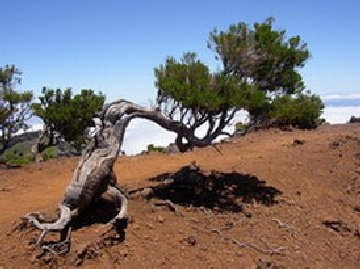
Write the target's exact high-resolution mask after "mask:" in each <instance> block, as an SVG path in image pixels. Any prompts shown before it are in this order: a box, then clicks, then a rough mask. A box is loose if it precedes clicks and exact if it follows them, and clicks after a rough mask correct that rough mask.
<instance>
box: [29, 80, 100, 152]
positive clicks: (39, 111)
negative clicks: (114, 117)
mask: <svg viewBox="0 0 360 269" xmlns="http://www.w3.org/2000/svg"><path fill="white" fill-rule="evenodd" d="M42 94H43V95H42V96H41V97H40V98H39V99H40V103H34V104H33V106H32V108H33V110H34V112H35V114H36V115H37V116H38V117H40V118H41V119H42V120H43V121H44V123H45V126H46V129H47V131H48V132H49V136H50V145H51V144H52V140H53V139H52V137H53V135H54V133H55V132H57V133H59V134H61V135H62V136H63V137H64V139H65V140H66V141H69V142H70V141H74V142H75V143H76V145H77V146H80V145H81V144H82V143H84V141H85V129H86V128H87V127H89V126H92V125H93V122H92V118H93V117H94V115H95V113H96V112H98V111H101V110H102V106H103V104H104V101H105V96H104V95H103V94H102V93H101V92H100V93H99V94H95V93H94V91H92V90H82V91H81V93H80V94H76V95H75V96H74V97H72V93H71V89H70V88H68V89H65V90H64V91H61V89H57V90H56V91H55V90H53V89H48V88H45V87H44V88H43V90H42Z"/></svg>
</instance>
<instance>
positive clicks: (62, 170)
mask: <svg viewBox="0 0 360 269" xmlns="http://www.w3.org/2000/svg"><path fill="white" fill-rule="evenodd" d="M77 162H78V159H77V158H64V159H58V160H53V161H48V162H45V163H39V164H31V165H27V166H25V167H22V168H19V169H12V170H6V169H2V170H0V216H1V218H0V268H33V267H52V268H55V267H64V268H65V267H66V268H69V267H77V266H82V267H84V268H360V125H359V124H347V125H324V126H321V127H320V128H318V129H317V130H316V131H292V132H282V131H278V130H268V131H261V132H257V133H252V134H249V135H247V136H245V137H238V138H235V139H234V140H232V141H231V142H229V143H226V144H222V145H217V146H216V147H209V148H205V149H196V150H194V151H193V152H189V153H186V154H171V155H166V154H160V153H159V154H149V155H146V156H138V157H121V158H120V159H119V160H118V162H117V163H116V166H115V172H116V174H117V176H118V180H119V182H120V183H121V185H122V186H124V187H126V188H127V189H128V191H129V196H130V200H129V222H128V225H127V228H126V229H125V230H121V229H119V231H118V233H115V232H108V233H107V232H106V226H105V225H104V224H103V223H106V222H107V221H108V220H109V219H111V216H112V215H114V214H115V213H116V212H115V210H114V209H113V208H112V207H111V204H109V203H108V202H106V201H104V202H102V203H101V204H100V205H99V206H97V207H96V208H94V210H93V211H92V212H89V214H87V215H86V216H83V217H82V218H81V219H79V220H78V221H77V223H74V225H73V226H74V228H73V230H72V237H71V246H70V252H69V253H64V254H54V253H53V252H54V250H52V249H50V250H47V251H40V250H39V249H37V248H36V247H35V246H34V240H35V239H36V238H37V236H38V235H39V231H35V230H31V229H16V227H18V224H19V223H20V221H19V218H20V217H21V216H23V215H24V214H26V213H27V212H30V211H42V212H45V213H47V214H48V215H49V216H50V217H51V216H54V215H55V213H56V211H55V210H56V206H57V203H58V202H59V201H60V200H61V198H62V195H63V192H64V189H65V187H66V185H67V184H68V182H69V180H70V178H71V174H72V171H73V170H74V169H75V167H76V165H77ZM56 238H58V235H49V236H48V237H47V238H46V240H54V239H56ZM60 247H64V246H60ZM57 252H60V251H59V250H58V249H57Z"/></svg>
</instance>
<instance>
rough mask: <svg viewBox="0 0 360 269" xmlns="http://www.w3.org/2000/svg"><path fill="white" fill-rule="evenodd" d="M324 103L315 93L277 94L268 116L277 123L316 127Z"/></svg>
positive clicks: (308, 127)
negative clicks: (293, 95)
mask: <svg viewBox="0 0 360 269" xmlns="http://www.w3.org/2000/svg"><path fill="white" fill-rule="evenodd" d="M323 109H324V104H323V103H322V101H321V99H320V97H319V96H317V95H308V94H298V95H297V96H296V97H295V98H293V97H291V96H290V95H283V96H277V97H276V98H275V99H274V100H273V102H272V109H271V112H270V116H271V118H272V119H273V120H275V122H276V123H277V124H278V125H280V126H281V125H292V126H294V127H297V128H302V129H313V128H316V127H317V126H318V125H319V124H320V123H321V122H320V116H321V114H322V112H323Z"/></svg>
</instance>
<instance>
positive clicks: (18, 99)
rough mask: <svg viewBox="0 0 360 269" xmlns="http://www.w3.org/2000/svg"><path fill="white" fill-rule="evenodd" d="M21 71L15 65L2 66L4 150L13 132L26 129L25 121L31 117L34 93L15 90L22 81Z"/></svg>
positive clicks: (0, 124) (0, 101) (0, 115)
mask: <svg viewBox="0 0 360 269" xmlns="http://www.w3.org/2000/svg"><path fill="white" fill-rule="evenodd" d="M21 74H22V73H21V72H20V71H19V69H17V68H16V67H15V66H14V65H6V66H4V67H3V68H0V131H1V133H2V135H1V144H2V151H4V150H5V149H6V148H7V147H8V142H9V140H10V139H11V135H12V133H15V132H17V131H18V130H19V129H21V128H23V129H26V128H27V125H26V123H25V121H26V120H27V119H29V118H30V117H31V115H32V114H31V109H30V107H31V100H32V96H33V95H32V93H31V92H30V91H24V92H22V93H20V92H17V91H16V90H15V85H16V84H19V83H20V82H21Z"/></svg>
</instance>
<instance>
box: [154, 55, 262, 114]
mask: <svg viewBox="0 0 360 269" xmlns="http://www.w3.org/2000/svg"><path fill="white" fill-rule="evenodd" d="M155 76H156V86H157V87H158V89H159V91H158V99H160V100H161V101H163V100H173V101H174V102H176V103H177V104H181V106H182V107H184V108H188V109H191V110H194V111H195V110H197V111H201V112H203V113H218V112H219V110H222V109H226V110H227V109H230V108H232V107H237V108H241V107H244V106H247V107H248V106H250V105H252V103H250V102H248V100H249V97H250V98H253V99H254V100H255V99H257V100H256V101H259V102H262V100H260V99H261V98H263V97H265V95H264V94H263V93H261V92H260V91H258V90H257V89H256V87H253V86H251V85H245V84H239V83H238V81H237V78H236V77H235V76H232V75H225V74H223V73H210V71H209V68H208V67H207V66H206V65H205V64H203V63H202V62H200V61H199V60H198V59H197V58H196V54H195V53H185V54H184V56H183V58H182V59H181V60H180V61H177V60H175V59H174V58H172V57H169V58H168V59H167V60H166V63H165V65H160V66H159V68H155Z"/></svg>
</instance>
